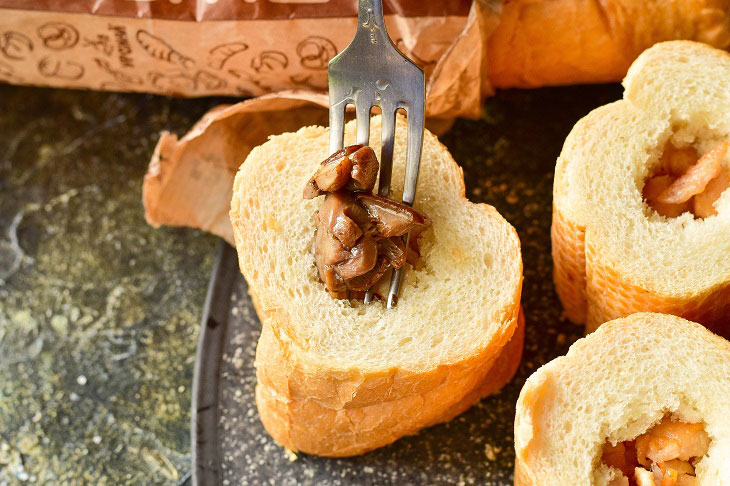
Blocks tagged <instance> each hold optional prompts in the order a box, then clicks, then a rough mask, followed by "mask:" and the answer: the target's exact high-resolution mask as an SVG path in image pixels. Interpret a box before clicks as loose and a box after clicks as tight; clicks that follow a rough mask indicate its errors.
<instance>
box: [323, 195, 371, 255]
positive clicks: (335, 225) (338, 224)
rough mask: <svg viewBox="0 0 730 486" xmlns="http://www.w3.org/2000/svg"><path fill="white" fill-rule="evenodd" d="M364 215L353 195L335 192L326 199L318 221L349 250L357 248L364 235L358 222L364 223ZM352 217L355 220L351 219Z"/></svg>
mask: <svg viewBox="0 0 730 486" xmlns="http://www.w3.org/2000/svg"><path fill="white" fill-rule="evenodd" d="M362 213H365V211H364V210H363V209H362V208H361V207H360V205H359V204H358V203H357V201H355V198H354V197H352V195H351V194H349V193H347V192H344V191H340V192H333V193H331V194H327V196H326V197H325V198H324V204H322V207H321V208H320V209H319V213H318V214H317V220H318V223H321V224H322V225H323V226H324V228H325V229H326V231H327V232H329V233H330V234H331V235H332V236H334V237H335V238H337V239H338V240H339V242H340V243H341V244H342V245H344V246H345V247H346V248H348V249H349V248H352V247H353V246H355V244H356V243H357V240H358V239H359V238H360V237H361V236H362V234H363V230H362V229H361V227H360V226H359V225H358V222H362ZM350 215H353V216H355V218H351V217H350Z"/></svg>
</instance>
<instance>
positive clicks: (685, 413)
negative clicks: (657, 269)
mask: <svg viewBox="0 0 730 486" xmlns="http://www.w3.org/2000/svg"><path fill="white" fill-rule="evenodd" d="M668 351H674V352H673V353H668ZM729 363H730V343H729V342H728V341H726V340H724V339H722V338H720V337H719V336H716V335H714V334H712V333H711V332H709V331H707V330H706V329H704V328H703V327H702V326H700V325H698V324H696V323H694V322H690V321H687V320H684V319H681V318H679V317H675V316H670V315H666V314H656V313H639V314H633V315H631V316H628V317H625V318H621V319H616V320H613V321H610V322H608V323H606V324H604V325H603V326H601V328H600V329H598V330H597V331H596V332H595V333H593V334H591V335H589V336H587V337H585V338H583V339H580V340H578V341H577V342H576V343H575V344H574V345H573V346H571V348H570V351H569V352H568V354H567V355H566V356H562V357H559V358H556V359H555V360H553V361H551V362H550V363H547V364H546V365H544V366H543V367H541V368H540V369H538V370H537V371H536V372H535V373H534V374H533V375H532V376H531V377H530V378H528V380H527V382H526V383H525V385H524V387H523V389H522V391H521V393H520V397H519V399H518V402H517V409H516V416H515V452H516V457H515V474H514V477H515V480H514V482H515V486H558V485H560V486H562V485H563V484H575V485H586V486H587V485H589V484H607V483H608V482H609V481H610V477H611V475H612V474H613V473H612V472H611V471H610V470H609V468H608V467H606V466H605V465H602V463H601V461H600V454H601V452H602V450H603V445H604V443H605V442H606V441H607V440H610V441H612V442H616V441H623V440H631V439H633V438H635V437H636V436H638V435H640V434H642V433H644V432H645V431H646V430H647V429H648V428H650V427H651V426H652V425H653V424H656V423H657V422H658V421H659V420H661V418H662V417H663V416H664V415H665V414H667V413H671V414H676V415H677V416H678V417H679V418H680V419H681V420H686V421H687V422H690V423H697V422H702V423H704V428H705V431H706V432H707V433H708V434H709V436H710V438H711V443H710V449H709V451H708V454H707V456H705V457H704V458H702V460H701V461H700V462H699V464H698V465H697V472H698V478H699V479H700V481H701V482H700V484H703V485H728V484H730V461H728V460H727V458H728V457H729V456H728V455H727V454H728V451H730V427H728V423H727V410H728V407H730V395H728V393H727V390H728V386H730V365H729ZM642 369H643V370H652V369H653V370H659V371H658V373H657V375H659V376H660V377H661V378H659V379H658V380H656V381H654V380H655V378H654V376H652V377H647V378H644V377H642V376H641V375H640V374H638V373H640V370H642ZM662 370H665V372H664V373H662ZM632 371H633V372H632ZM698 380H702V381H698ZM608 385H610V386H609V387H608V388H607V386H608ZM587 397H588V398H589V399H588V400H586V398H587ZM571 444H576V445H575V447H574V448H572V446H571Z"/></svg>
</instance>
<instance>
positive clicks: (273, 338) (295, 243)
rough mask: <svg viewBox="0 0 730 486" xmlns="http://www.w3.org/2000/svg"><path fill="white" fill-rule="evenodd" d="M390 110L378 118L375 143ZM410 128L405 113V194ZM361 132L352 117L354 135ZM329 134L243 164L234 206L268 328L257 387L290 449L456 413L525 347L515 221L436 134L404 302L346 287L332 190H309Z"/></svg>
mask: <svg viewBox="0 0 730 486" xmlns="http://www.w3.org/2000/svg"><path fill="white" fill-rule="evenodd" d="M380 120H381V119H380V117H374V118H373V119H372V121H371V140H373V141H375V140H380V128H381V123H380ZM406 132H407V130H406V125H405V122H404V120H402V119H400V118H399V119H398V120H397V123H396V144H395V153H394V159H393V183H394V186H395V187H394V193H393V194H392V197H394V198H399V197H400V193H401V191H402V183H403V179H404V165H405V146H406ZM354 133H355V125H354V122H351V123H348V124H347V126H346V136H345V142H346V144H349V143H352V142H351V140H353V139H354ZM328 136H329V135H328V131H327V129H325V128H321V127H306V128H302V129H300V130H299V131H298V132H296V133H287V134H283V135H279V136H275V137H272V138H271V139H270V140H269V141H268V142H267V143H265V144H264V145H262V146H259V147H257V148H255V149H254V150H253V151H252V152H251V154H250V155H249V156H248V157H247V159H246V161H245V162H244V164H243V165H242V166H241V168H240V170H239V172H238V174H237V175H236V179H235V184H234V189H233V199H232V202H231V212H230V216H231V222H232V224H233V228H234V236H235V240H236V247H237V250H238V255H239V263H240V267H241V271H242V272H243V274H244V276H245V277H246V280H247V281H248V284H249V291H250V293H251V295H252V297H253V301H254V303H255V306H256V309H257V313H258V315H259V317H260V319H261V322H262V326H263V327H262V334H261V338H260V340H259V344H258V348H257V352H256V367H257V378H258V384H257V389H256V397H257V405H258V409H259V415H260V416H261V419H262V421H263V423H264V426H265V427H266V429H267V430H268V432H269V433H270V434H271V435H272V436H273V437H274V438H275V439H276V440H277V441H278V442H279V443H280V444H282V445H284V446H285V447H287V448H289V449H292V450H295V451H302V452H307V453H312V454H318V455H326V456H348V455H354V454H360V453H363V452H366V451H368V450H371V449H374V448H376V447H380V446H383V445H386V444H389V443H391V442H393V441H394V440H396V439H397V438H399V437H401V436H403V435H407V434H413V433H415V432H417V431H418V430H419V429H421V428H423V427H426V426H429V425H432V424H435V423H437V422H441V421H444V420H448V419H450V418H451V417H453V416H454V415H456V414H458V413H460V412H462V411H463V410H465V409H466V408H468V407H469V406H470V405H472V404H473V403H474V402H475V401H477V400H478V399H479V398H481V397H482V396H483V395H485V394H487V393H491V392H492V391H494V390H496V389H498V388H499V387H501V386H502V385H503V384H504V383H505V382H506V381H507V380H508V379H509V378H510V377H511V376H512V374H513V373H514V371H515V370H516V366H517V364H518V363H519V360H520V356H521V350H522V334H521V332H522V331H521V326H518V314H519V309H520V308H519V300H520V293H521V289H522V259H521V254H520V242H519V239H518V238H517V234H516V232H515V230H514V228H512V226H510V225H509V223H507V222H506V221H505V220H504V219H503V218H502V217H501V216H500V215H499V214H498V213H497V211H496V210H495V209H494V208H492V207H491V206H487V205H484V204H473V203H470V202H468V201H467V200H466V198H465V188H464V180H463V174H462V171H461V169H460V168H459V166H458V165H457V164H456V163H455V162H454V160H453V159H452V157H451V156H450V154H449V153H448V151H447V149H446V148H445V147H444V146H443V145H442V144H441V143H440V142H439V141H438V140H437V139H436V137H435V136H433V135H432V134H430V133H429V132H426V133H425V134H424V142H423V155H422V160H421V173H420V177H419V187H418V193H417V198H416V202H415V207H416V208H417V209H418V210H420V211H423V212H424V213H425V214H427V215H428V216H429V217H430V219H431V221H432V227H431V228H430V229H428V230H427V231H426V232H425V233H423V235H422V236H421V238H420V240H419V244H420V249H421V257H420V259H419V261H418V263H417V265H416V268H415V269H413V268H410V267H409V268H408V269H407V270H406V272H405V274H404V282H403V287H402V289H401V295H400V297H399V301H398V305H397V307H396V308H394V309H385V305H384V303H383V302H381V301H375V302H374V303H372V304H370V305H367V306H366V305H364V304H362V303H361V302H356V301H346V300H345V301H343V300H336V299H333V298H332V297H331V296H330V295H329V294H328V293H327V291H326V289H325V287H324V284H323V283H321V282H320V280H319V278H318V276H317V271H316V269H315V265H314V257H313V254H312V244H313V239H314V238H313V235H314V230H315V225H314V216H315V214H316V211H317V208H318V207H319V206H320V205H321V203H322V201H321V198H319V199H315V200H303V199H302V190H303V188H304V186H305V184H306V183H307V181H308V179H309V178H310V176H311V175H312V173H313V172H314V170H315V169H316V168H317V166H318V165H319V163H320V161H321V160H323V159H324V158H325V157H326V156H327V150H328V149H327V147H328ZM371 146H372V147H373V149H374V150H375V152H376V154H379V153H380V145H379V143H373V144H372V145H371ZM388 280H389V279H387V278H385V279H383V281H384V284H385V285H387V281H388ZM381 295H382V294H381ZM518 329H519V331H518ZM515 333H517V334H515ZM513 335H514V336H515V337H514V338H513ZM510 339H512V342H511V343H510V344H509V345H508V342H510Z"/></svg>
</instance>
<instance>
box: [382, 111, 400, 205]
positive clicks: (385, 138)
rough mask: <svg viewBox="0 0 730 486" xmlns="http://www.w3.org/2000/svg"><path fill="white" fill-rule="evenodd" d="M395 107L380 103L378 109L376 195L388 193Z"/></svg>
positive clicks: (393, 143) (393, 142)
mask: <svg viewBox="0 0 730 486" xmlns="http://www.w3.org/2000/svg"><path fill="white" fill-rule="evenodd" d="M395 109H396V108H395V107H394V106H389V105H386V104H382V105H381V106H380V110H381V112H382V115H381V117H382V118H381V119H382V122H381V125H380V127H381V128H380V140H381V144H382V148H381V149H380V181H379V183H378V195H380V196H383V197H388V195H389V194H390V179H391V176H392V175H393V146H394V145H395Z"/></svg>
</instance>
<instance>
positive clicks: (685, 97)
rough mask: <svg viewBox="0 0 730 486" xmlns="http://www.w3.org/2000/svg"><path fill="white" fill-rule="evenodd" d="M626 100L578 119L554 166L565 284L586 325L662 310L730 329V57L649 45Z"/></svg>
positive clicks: (565, 295)
mask: <svg viewBox="0 0 730 486" xmlns="http://www.w3.org/2000/svg"><path fill="white" fill-rule="evenodd" d="M624 88H625V90H624V97H623V99H622V100H620V101H617V102H615V103H611V104H608V105H606V106H603V107H600V108H598V109H596V110H594V111H592V112H591V113H590V114H588V115H587V116H586V117H585V118H583V119H582V120H580V121H579V122H578V123H577V124H576V125H575V127H574V128H573V130H572V131H571V133H570V134H569V135H568V137H567V139H566V141H565V145H564V147H563V150H562V152H561V154H560V157H559V158H558V161H557V166H556V169H555V182H554V189H553V224H552V244H553V248H552V251H553V261H554V279H555V285H556V290H557V292H558V295H559V297H560V299H561V301H562V303H563V306H564V308H565V312H566V314H567V316H568V318H570V319H571V320H572V321H574V322H576V323H585V324H586V329H587V331H592V330H595V329H596V327H598V326H599V325H600V324H601V323H603V322H606V321H608V320H611V319H615V318H617V317H622V316H626V315H629V314H632V313H634V312H644V311H651V312H662V313H667V314H674V315H678V316H681V317H685V318H687V319H690V320H693V321H695V322H699V323H701V324H703V325H705V326H706V327H708V328H710V329H711V330H713V331H715V332H717V333H719V334H722V335H726V336H727V335H728V334H730V190H729V187H730V153H728V152H729V151H728V145H729V143H728V142H729V141H730V55H729V54H728V53H726V52H724V51H720V50H717V49H713V48H711V47H708V46H706V45H703V44H698V43H694V42H685V41H677V42H665V43H661V44H657V45H655V46H654V47H652V48H650V49H648V50H647V51H645V52H644V53H643V54H641V55H640V56H639V58H638V59H637V60H636V61H635V62H634V64H633V65H632V66H631V69H630V70H629V72H628V74H627V76H626V78H625V79H624Z"/></svg>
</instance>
